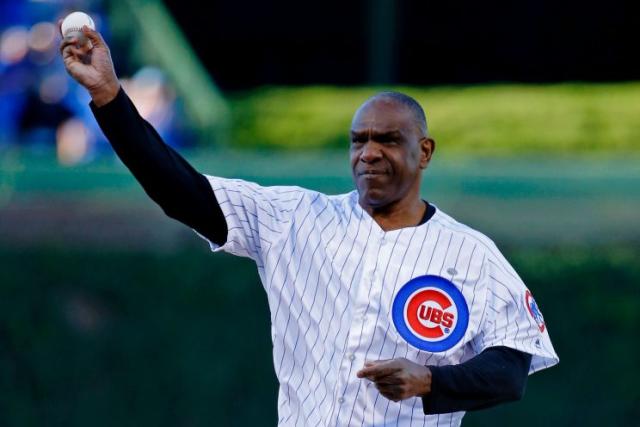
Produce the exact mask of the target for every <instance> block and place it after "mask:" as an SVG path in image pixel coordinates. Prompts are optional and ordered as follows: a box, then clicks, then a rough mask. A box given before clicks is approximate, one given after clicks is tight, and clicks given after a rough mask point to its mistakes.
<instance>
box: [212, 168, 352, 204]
mask: <svg viewBox="0 0 640 427" xmlns="http://www.w3.org/2000/svg"><path fill="white" fill-rule="evenodd" d="M205 177H206V178H207V179H208V180H209V183H210V184H211V186H212V187H213V189H214V191H216V190H220V189H224V190H226V191H235V192H239V193H244V194H246V195H255V196H258V197H260V198H264V199H267V200H270V201H273V202H291V201H298V202H300V203H301V204H310V205H311V204H314V205H315V204H319V203H320V204H327V203H329V204H331V205H334V206H336V207H340V206H343V207H344V206H348V205H349V204H350V202H351V201H352V200H353V194H354V191H351V192H349V193H344V194H335V195H329V194H325V193H322V192H320V191H317V190H313V189H309V188H304V187H300V186H296V185H263V184H259V183H257V182H253V181H248V180H245V179H241V178H224V177H219V176H212V175H205Z"/></svg>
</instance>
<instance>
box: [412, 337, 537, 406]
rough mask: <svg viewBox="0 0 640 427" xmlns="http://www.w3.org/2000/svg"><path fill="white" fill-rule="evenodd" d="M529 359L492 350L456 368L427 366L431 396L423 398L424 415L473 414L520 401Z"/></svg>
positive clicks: (509, 350) (521, 354) (502, 349)
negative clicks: (465, 412) (469, 412)
mask: <svg viewBox="0 0 640 427" xmlns="http://www.w3.org/2000/svg"><path fill="white" fill-rule="evenodd" d="M530 365H531V355H530V354H528V353H524V352H521V351H518V350H514V349H512V348H508V347H491V348H488V349H486V350H485V351H483V352H482V353H480V354H479V355H477V356H475V357H473V358H471V359H469V360H468V361H466V362H464V363H461V364H459V365H448V366H429V368H430V369H431V375H432V377H431V392H430V393H429V394H427V395H426V396H424V397H423V398H422V406H423V410H424V413H425V414H443V413H449V412H456V411H474V410H477V409H484V408H488V407H491V406H495V405H497V404H499V403H503V402H510V401H515V400H520V399H521V398H522V395H523V394H524V390H525V386H526V384H527V376H528V374H529V366H530Z"/></svg>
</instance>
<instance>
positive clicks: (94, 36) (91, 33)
mask: <svg viewBox="0 0 640 427" xmlns="http://www.w3.org/2000/svg"><path fill="white" fill-rule="evenodd" d="M82 34H84V35H85V36H86V37H87V38H88V39H89V40H91V43H92V44H93V47H106V46H107V44H106V43H105V42H104V39H103V38H102V36H101V35H100V33H99V32H97V31H95V30H92V29H91V28H89V27H88V26H86V25H84V26H83V27H82Z"/></svg>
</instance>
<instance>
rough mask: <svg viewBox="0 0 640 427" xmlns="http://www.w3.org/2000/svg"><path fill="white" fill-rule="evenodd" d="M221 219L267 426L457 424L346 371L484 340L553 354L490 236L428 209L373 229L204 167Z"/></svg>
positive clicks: (333, 201) (304, 193)
mask: <svg viewBox="0 0 640 427" xmlns="http://www.w3.org/2000/svg"><path fill="white" fill-rule="evenodd" d="M208 179H209V181H210V184H211V186H212V188H213V190H214V192H215V195H216V198H217V200H218V203H219V204H220V207H221V209H222V212H223V213H224V216H225V218H226V222H227V227H228V236H227V241H226V243H225V244H224V245H222V246H218V245H216V244H215V243H212V242H210V245H211V248H212V249H213V250H214V251H221V250H222V251H226V252H229V253H231V254H235V255H239V256H243V257H249V258H251V259H253V260H254V261H255V263H256V265H257V268H258V273H259V275H260V279H261V281H262V284H263V287H264V289H265V291H266V293H267V297H268V302H269V308H270V313H271V338H272V341H273V363H274V368H275V372H276V375H277V378H278V381H279V383H280V388H279V395H278V417H279V419H278V425H279V426H374V425H375V426H383V425H384V426H396V425H400V426H457V425H460V423H461V420H462V417H463V416H464V412H455V413H450V414H440V415H425V414H424V412H423V408H422V401H421V399H419V398H410V399H407V400H403V401H400V402H392V401H390V400H388V399H386V398H384V397H383V396H382V395H380V394H379V393H378V391H377V390H376V388H375V386H374V385H373V384H372V383H371V382H369V381H368V380H366V379H359V378H357V377H356V372H357V371H358V370H359V369H360V368H362V366H363V365H364V362H365V360H381V359H393V358H399V357H404V358H407V359H409V360H411V361H414V362H416V363H420V364H422V365H435V366H441V365H455V364H459V363H462V362H465V361H466V360H468V359H470V358H472V357H474V356H475V355H477V354H479V353H480V352H482V351H483V350H484V349H486V348H488V347H492V346H507V347H511V348H514V349H517V350H520V351H524V352H527V353H530V354H532V355H533V358H532V363H531V368H530V373H533V372H535V371H538V370H540V369H543V368H546V367H549V366H551V365H554V364H556V363H557V362H558V357H557V356H556V354H555V351H554V349H553V347H552V344H551V341H550V339H549V333H548V330H547V327H546V324H545V323H544V319H543V317H542V313H541V312H540V309H539V307H538V306H537V304H536V303H535V300H534V299H533V297H532V295H531V292H530V291H529V290H528V289H527V288H526V286H525V285H524V284H523V282H522V280H521V279H520V278H519V277H518V275H517V274H516V272H515V271H514V270H513V268H512V267H511V266H510V265H509V263H508V262H507V261H506V260H505V258H504V257H503V256H502V255H501V253H500V252H499V251H498V249H497V248H496V246H495V245H494V244H493V242H491V240H489V239H488V238H487V237H485V236H484V235H482V234H481V233H479V232H477V231H475V230H473V229H471V228H469V227H467V226H465V225H462V224H460V223H458V222H456V221H455V220H454V219H452V218H451V217H450V216H448V215H446V214H445V213H443V212H442V211H440V210H439V209H437V208H436V212H435V214H434V215H433V216H432V217H431V219H429V221H427V222H426V223H424V224H421V225H419V226H415V227H406V228H402V229H398V230H393V231H386V232H385V231H384V230H382V229H381V228H380V226H379V225H378V224H377V223H376V222H375V221H374V220H373V218H372V217H371V216H369V215H368V214H367V213H366V212H365V211H364V210H363V209H362V208H361V207H360V205H359V204H358V194H357V192H356V191H354V192H351V193H348V194H343V195H336V196H328V195H325V194H322V193H318V192H314V191H310V190H306V189H303V188H299V187H262V186H259V185H257V184H254V183H250V182H247V181H242V180H235V179H223V178H216V177H208Z"/></svg>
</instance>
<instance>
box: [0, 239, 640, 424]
mask: <svg viewBox="0 0 640 427" xmlns="http://www.w3.org/2000/svg"><path fill="white" fill-rule="evenodd" d="M507 252H508V257H509V259H510V260H511V261H512V262H513V264H514V266H515V267H516V269H517V270H518V272H519V273H520V274H521V276H522V277H523V278H524V280H525V282H526V283H527V284H528V285H529V287H530V288H531V289H532V290H533V291H534V294H535V296H536V300H537V301H538V303H539V304H540V306H541V308H542V310H543V312H544V314H545V318H546V321H547V324H548V325H549V329H550V333H551V337H552V340H553V342H554V345H555V348H556V350H557V352H558V354H559V356H560V359H561V362H560V365H558V366H557V367H554V368H552V369H549V370H546V371H543V372H540V373H538V374H535V375H534V376H532V377H531V378H530V379H529V383H528V390H527V394H526V395H525V398H524V400H522V401H520V402H518V403H513V404H507V405H503V406H500V407H497V408H494V409H490V410H485V411H480V412H476V413H471V414H468V415H467V417H466V421H465V423H464V425H465V426H466V427H473V426H483V425H492V426H513V425H518V426H521V427H525V426H539V425H552V426H574V425H580V426H584V427H589V426H601V425H611V426H613V425H620V426H623V425H635V424H636V423H637V420H638V419H639V417H640V391H638V387H637V383H638V381H639V380H640V372H639V371H638V370H637V369H636V366H637V354H638V351H639V350H640V343H639V342H638V341H637V340H636V339H635V338H636V336H637V328H638V326H639V325H640V287H639V285H638V283H640V262H638V261H639V260H638V255H637V251H636V250H635V249H609V250H607V249H606V248H597V249H596V248H593V249H585V248H582V249H578V248H575V249H564V250H559V249H558V250H553V249H544V250H542V249H539V250H531V249H528V250H515V249H512V250H508V251H507ZM0 264H1V265H2V266H3V268H2V271H1V272H0V283H1V284H2V285H1V286H0V395H1V396H2V399H0V425H2V426H6V427H13V426H16V427H17V426H20V427H29V426H44V425H46V426H51V427H56V426H65V427H73V426H87V425H91V426H95V427H101V426H113V425H119V426H147V425H149V426H151V425H153V426H156V427H158V426H172V427H173V426H177V425H180V426H210V425H219V426H247V425H255V426H273V425H276V420H277V418H276V396H277V385H276V382H275V378H274V375H273V366H272V362H271V345H270V342H269V314H268V308H267V303H266V298H265V295H264V292H263V290H262V287H261V285H260V283H259V281H258V277H257V274H256V273H255V268H254V267H253V266H252V264H251V263H250V262H249V261H248V260H246V259H238V258H233V257H230V256H226V255H215V256H214V255H212V254H210V253H209V252H208V251H206V250H193V249H188V250H184V251H181V252H178V253H175V254H164V255H160V254H150V253H131V252H130V253H118V252H108V251H98V250H84V251H82V250H77V251H69V250H68V249H67V250H60V249H57V248H51V249H42V248H40V249H33V250H28V251H19V250H15V249H14V250H11V249H9V248H6V247H5V248H4V249H1V250H0Z"/></svg>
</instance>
